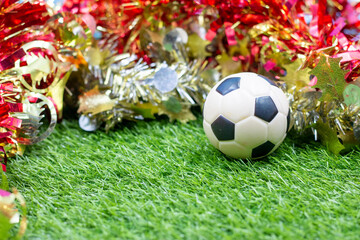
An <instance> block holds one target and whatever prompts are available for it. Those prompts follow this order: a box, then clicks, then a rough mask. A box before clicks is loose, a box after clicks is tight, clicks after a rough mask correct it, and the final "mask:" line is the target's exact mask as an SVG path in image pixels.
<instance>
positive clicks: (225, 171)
mask: <svg viewBox="0 0 360 240" xmlns="http://www.w3.org/2000/svg"><path fill="white" fill-rule="evenodd" d="M298 143H300V142H297V141H295V140H293V139H291V138H287V139H286V140H285V142H284V144H282V145H281V147H280V148H279V149H278V150H277V151H276V152H275V153H274V154H273V155H271V156H270V157H268V158H266V159H264V160H262V161H255V162H252V161H248V162H244V161H234V160H230V159H227V158H225V157H224V156H223V155H222V154H221V153H220V152H218V151H217V150H216V149H214V148H213V147H212V146H211V145H210V143H209V142H208V141H207V139H206V136H205V134H204V132H203V130H202V126H201V119H199V120H197V121H195V122H192V123H190V124H170V123H167V122H166V121H165V120H160V121H152V122H139V123H136V124H135V123H128V124H125V126H122V127H121V128H119V129H116V130H114V131H112V132H110V133H109V134H106V133H104V132H102V131H98V132H96V133H90V134H89V133H86V132H83V131H82V130H80V129H79V127H78V126H77V123H76V121H64V122H63V123H62V124H60V125H58V126H57V128H56V131H55V132H54V133H53V134H52V135H51V136H50V137H49V138H48V139H47V140H45V141H44V142H42V143H40V144H37V145H35V146H31V147H29V148H28V149H27V152H26V153H25V156H23V157H17V159H14V160H13V161H11V162H10V163H9V165H8V173H7V176H8V178H9V182H10V184H11V186H13V187H16V188H17V189H18V190H20V192H21V193H22V194H23V195H24V197H25V198H26V200H27V205H28V217H29V225H28V229H27V232H26V235H25V239H115V238H120V237H121V238H124V239H183V238H186V239H231V238H235V239H302V238H307V239H316V238H320V239H356V238H358V236H360V228H359V225H360V211H359V210H360V183H359V179H360V171H359V169H360V168H359V165H360V160H359V159H360V158H359V157H360V153H359V151H353V152H351V153H349V154H347V155H345V156H334V155H331V154H329V153H328V152H327V151H326V150H325V149H324V148H323V147H322V146H320V144H307V145H305V144H303V145H298Z"/></svg>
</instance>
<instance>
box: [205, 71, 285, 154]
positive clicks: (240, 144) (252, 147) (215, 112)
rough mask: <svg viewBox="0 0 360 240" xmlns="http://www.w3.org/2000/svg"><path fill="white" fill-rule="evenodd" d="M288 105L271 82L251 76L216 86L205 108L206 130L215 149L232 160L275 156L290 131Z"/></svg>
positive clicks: (230, 78)
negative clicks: (274, 153) (271, 154)
mask: <svg viewBox="0 0 360 240" xmlns="http://www.w3.org/2000/svg"><path fill="white" fill-rule="evenodd" d="M289 122H290V110H289V102H288V100H287V98H286V96H285V94H284V93H283V91H282V90H281V89H280V88H278V87H277V86H276V85H275V83H274V82H273V81H271V80H270V79H268V78H266V77H264V76H262V75H259V74H256V73H251V72H243V73H238V74H233V75H230V76H228V77H226V78H225V79H223V80H222V81H220V82H219V83H217V84H216V85H215V87H213V88H212V90H211V91H210V93H209V95H208V97H207V98H206V101H205V105H204V122H203V126H204V130H205V133H206V136H207V137H208V138H209V140H210V142H211V144H212V145H214V146H215V147H216V148H217V149H219V150H220V151H221V152H223V153H224V154H226V155H228V156H230V157H233V158H254V159H256V158H261V157H265V156H266V155H268V154H270V153H272V152H273V151H274V150H275V149H276V148H278V147H279V146H280V144H281V143H282V141H283V140H284V139H285V136H286V133H287V131H288V129H289Z"/></svg>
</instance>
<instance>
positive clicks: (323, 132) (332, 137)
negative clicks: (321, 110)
mask: <svg viewBox="0 0 360 240" xmlns="http://www.w3.org/2000/svg"><path fill="white" fill-rule="evenodd" d="M315 128H316V130H317V131H318V133H319V137H320V141H321V143H322V144H323V145H324V146H326V148H327V149H328V150H329V151H330V152H332V153H334V154H336V155H338V154H339V153H340V151H341V150H343V149H345V147H344V146H343V145H342V144H341V143H340V141H339V139H338V136H337V134H336V132H335V131H334V130H333V129H332V128H330V126H329V125H328V124H325V123H323V122H322V121H320V120H319V121H317V123H316V125H315Z"/></svg>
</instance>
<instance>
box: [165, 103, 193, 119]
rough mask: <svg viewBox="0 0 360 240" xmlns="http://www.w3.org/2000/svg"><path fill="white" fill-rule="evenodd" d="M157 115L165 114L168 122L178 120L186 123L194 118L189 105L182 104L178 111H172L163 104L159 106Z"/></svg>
mask: <svg viewBox="0 0 360 240" xmlns="http://www.w3.org/2000/svg"><path fill="white" fill-rule="evenodd" d="M159 115H167V116H168V117H169V119H170V122H173V121H175V120H178V121H180V122H182V123H187V122H189V121H192V120H196V117H195V116H194V114H193V113H192V112H191V110H190V105H188V106H187V105H182V110H181V111H180V112H179V113H173V112H170V111H168V110H167V109H166V107H165V106H160V107H159Z"/></svg>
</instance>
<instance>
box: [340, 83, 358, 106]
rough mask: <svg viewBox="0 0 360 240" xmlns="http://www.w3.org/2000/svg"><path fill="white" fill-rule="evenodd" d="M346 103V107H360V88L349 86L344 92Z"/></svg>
mask: <svg viewBox="0 0 360 240" xmlns="http://www.w3.org/2000/svg"><path fill="white" fill-rule="evenodd" d="M344 101H345V104H346V105H348V106H349V105H352V104H354V105H357V106H360V87H358V86H356V85H354V84H349V85H348V86H347V87H346V88H345V90H344Z"/></svg>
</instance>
